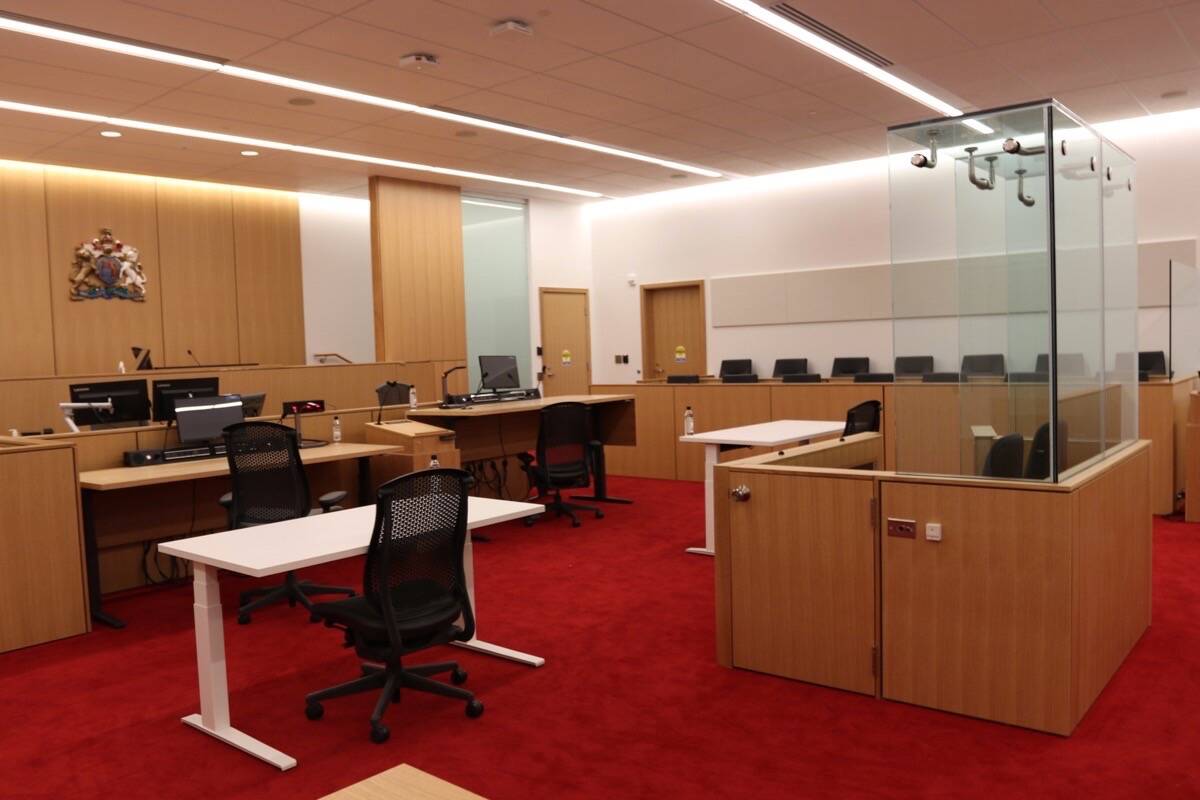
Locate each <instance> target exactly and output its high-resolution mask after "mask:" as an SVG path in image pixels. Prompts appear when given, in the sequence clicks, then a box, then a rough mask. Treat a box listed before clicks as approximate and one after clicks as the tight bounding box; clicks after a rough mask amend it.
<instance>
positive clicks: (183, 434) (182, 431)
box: [175, 394, 243, 444]
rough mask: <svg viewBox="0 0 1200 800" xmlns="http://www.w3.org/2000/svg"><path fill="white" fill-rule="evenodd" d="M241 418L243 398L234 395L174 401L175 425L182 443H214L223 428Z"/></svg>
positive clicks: (237, 421) (239, 420)
mask: <svg viewBox="0 0 1200 800" xmlns="http://www.w3.org/2000/svg"><path fill="white" fill-rule="evenodd" d="M242 419H243V414H242V398H241V397H240V396H239V395H236V394H227V395H222V396H219V397H195V398H186V397H184V398H180V399H178V400H176V401H175V424H176V425H178V426H179V441H180V442H182V443H184V444H205V443H208V442H214V441H216V440H218V439H220V438H221V433H222V431H224V430H225V428H226V427H228V426H230V425H236V424H237V423H239V422H241V421H242Z"/></svg>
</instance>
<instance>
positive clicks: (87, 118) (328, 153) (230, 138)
mask: <svg viewBox="0 0 1200 800" xmlns="http://www.w3.org/2000/svg"><path fill="white" fill-rule="evenodd" d="M0 110H6V111H18V112H21V113H25V114H40V115H42V116H47V117H61V118H64V119H75V120H80V121H83V122H95V123H98V124H101V125H111V126H113V127H115V128H133V129H136V130H141V131H150V132H152V133H165V134H170V135H172V136H187V137H190V138H192V139H208V140H209V141H214V142H228V143H230V144H238V145H249V146H251V147H255V148H258V149H263V150H284V151H287V152H291V153H301V154H302V155H309V156H320V157H322V158H336V159H340V160H342V161H356V162H359V163H361V164H378V165H380V166H384V167H395V168H397V169H408V170H413V171H416V172H432V173H434V174H437V175H450V176H453V177H456V178H471V179H474V180H481V181H490V182H492V183H503V184H507V185H509V186H523V187H526V188H530V189H545V190H547V191H551V192H562V193H564V194H573V195H576V196H579V197H593V198H595V197H604V195H603V194H601V193H600V192H592V191H588V190H587V189H572V188H571V187H569V186H558V185H556V184H553V183H540V182H538V181H527V180H521V179H520V178H506V177H504V176H502V175H488V174H487V173H484V172H471V171H469V170H463V169H451V168H449V167H435V166H432V165H430V164H418V163H416V162H412V161H397V160H395V159H391V158H379V157H377V156H367V155H360V154H358V153H347V152H343V151H341V150H325V149H323V148H320V147H308V146H305V145H299V144H287V143H286V142H275V141H272V140H270V139H255V138H252V137H249V136H235V135H233V134H228V133H218V132H216V131H205V130H200V129H198V128H181V127H178V126H176V125H162V124H160V123H157V122H145V121H143V120H137V119H124V118H121V117H106V116H104V115H102V114H89V113H87V112H85V111H70V110H68V109H63V108H51V107H49V106H35V105H30V104H29V103H18V102H15V101H13V100H3V99H0Z"/></svg>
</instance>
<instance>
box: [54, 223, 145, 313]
mask: <svg viewBox="0 0 1200 800" xmlns="http://www.w3.org/2000/svg"><path fill="white" fill-rule="evenodd" d="M138 255H139V254H138V249H137V248H136V247H131V246H129V245H127V244H124V243H123V242H122V241H121V240H120V239H114V238H113V233H112V229H111V228H101V229H100V237H99V238H98V239H92V240H91V241H90V242H81V243H80V245H79V246H78V247H76V248H75V263H74V265H72V267H71V276H70V277H71V299H72V300H95V299H97V298H103V299H105V300H112V299H114V298H116V299H118V300H134V301H137V302H145V300H146V273H145V272H144V271H143V270H142V264H141V262H140V261H138Z"/></svg>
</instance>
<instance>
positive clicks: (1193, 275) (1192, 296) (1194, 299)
mask: <svg viewBox="0 0 1200 800" xmlns="http://www.w3.org/2000/svg"><path fill="white" fill-rule="evenodd" d="M1168 269H1169V270H1170V272H1169V273H1168V274H1169V275H1170V278H1169V280H1170V287H1171V304H1170V306H1168V314H1169V317H1170V325H1171V328H1170V335H1169V338H1168V340H1167V368H1168V371H1169V372H1170V373H1171V374H1174V375H1195V374H1196V372H1197V371H1198V370H1200V273H1198V272H1197V270H1196V268H1195V267H1193V266H1192V265H1191V264H1184V263H1183V262H1181V261H1176V260H1174V259H1172V260H1171V262H1170V264H1169V265H1168Z"/></svg>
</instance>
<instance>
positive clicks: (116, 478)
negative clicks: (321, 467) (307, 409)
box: [79, 442, 402, 492]
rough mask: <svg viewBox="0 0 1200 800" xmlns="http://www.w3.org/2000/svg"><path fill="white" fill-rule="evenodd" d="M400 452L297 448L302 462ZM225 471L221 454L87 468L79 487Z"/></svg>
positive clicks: (373, 447) (371, 447)
mask: <svg viewBox="0 0 1200 800" xmlns="http://www.w3.org/2000/svg"><path fill="white" fill-rule="evenodd" d="M400 452H402V449H401V448H400V447H397V446H396V445H391V444H362V443H358V442H336V443H335V442H331V443H329V444H327V445H324V446H322V447H307V448H304V449H303V450H301V451H300V460H301V461H303V462H304V463H305V464H322V463H325V462H328V461H345V460H346V459H350V458H362V457H364V456H378V455H384V454H385V453H400ZM228 474H229V462H227V461H226V460H225V458H224V456H222V457H220V458H205V459H200V460H198V461H179V462H176V463H174V464H150V465H148V466H145V467H110V468H108V469H93V470H87V471H85V472H81V473H79V486H80V488H82V489H94V490H96V491H100V492H104V491H110V490H112V489H129V488H132V487H134V486H154V485H156V484H160V483H177V482H179V481H194V480H199V479H201V478H219V477H220V476H222V475H228Z"/></svg>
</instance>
